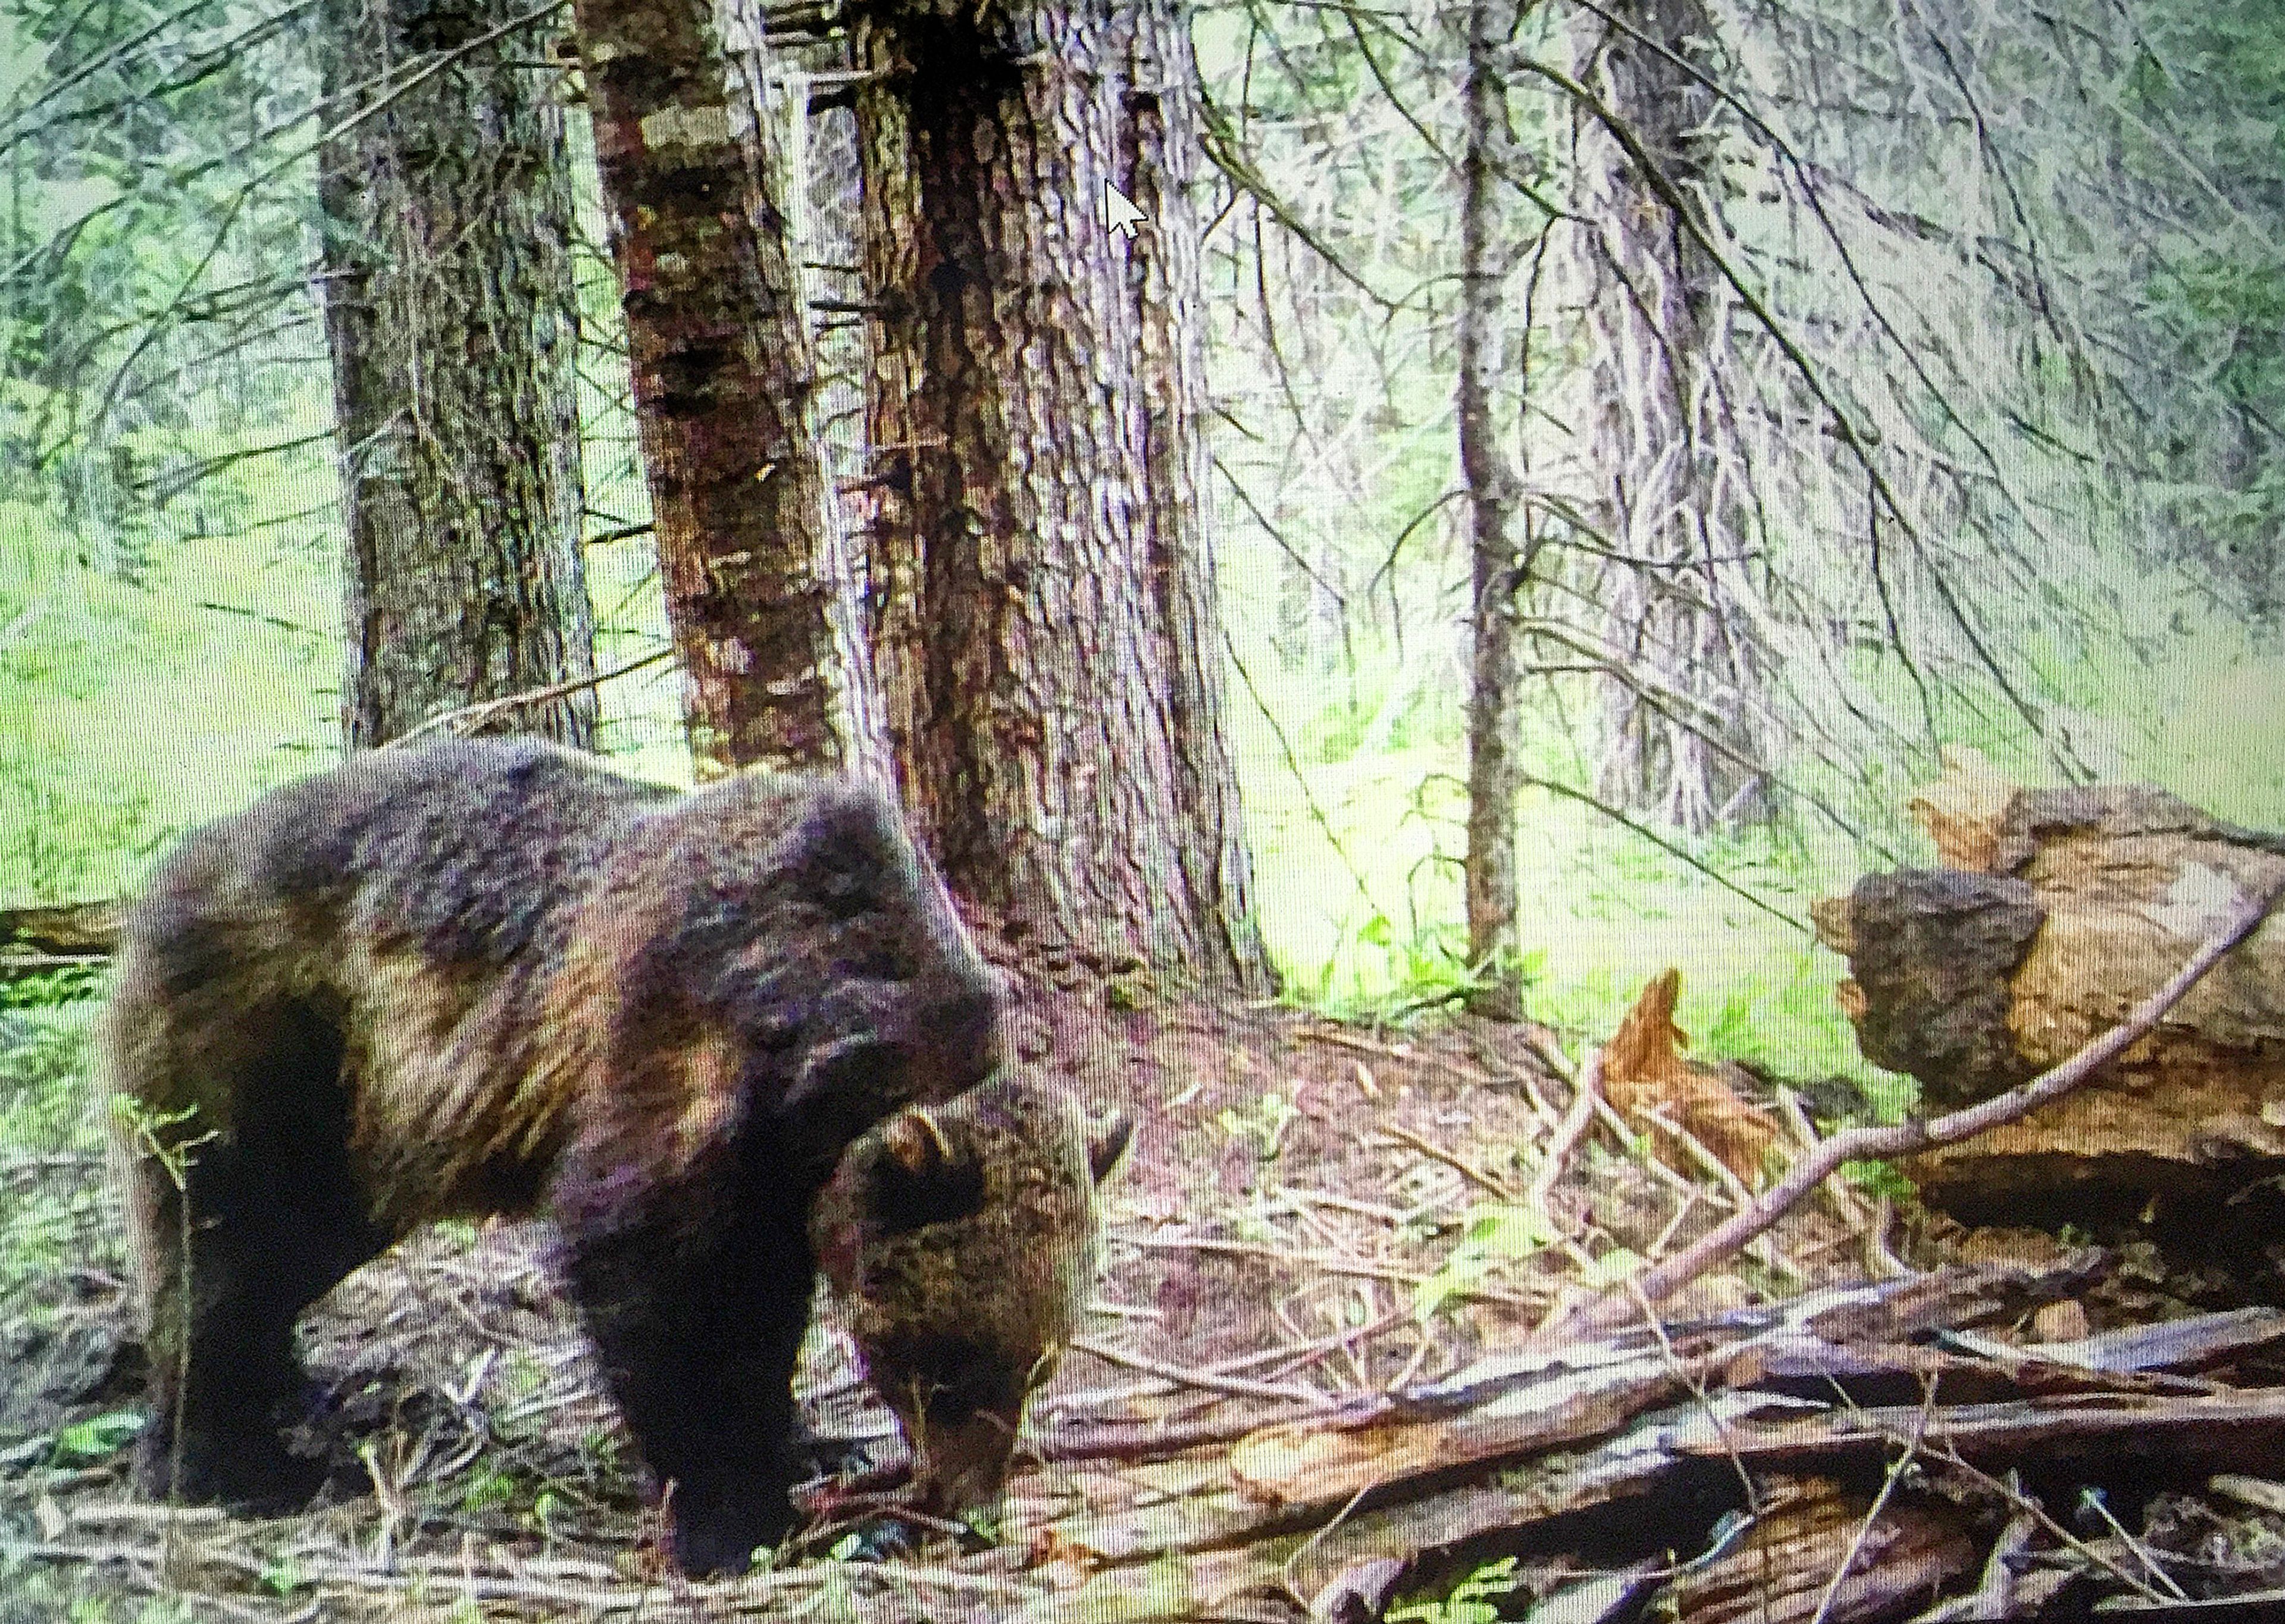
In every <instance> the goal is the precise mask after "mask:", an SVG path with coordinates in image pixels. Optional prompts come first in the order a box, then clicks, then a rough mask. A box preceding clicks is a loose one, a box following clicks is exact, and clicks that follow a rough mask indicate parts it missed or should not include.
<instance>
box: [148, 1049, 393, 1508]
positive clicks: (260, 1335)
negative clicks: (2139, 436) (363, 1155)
mask: <svg viewBox="0 0 2285 1624" xmlns="http://www.w3.org/2000/svg"><path fill="white" fill-rule="evenodd" d="M242 1031H244V1032H249V1033H258V1034H260V1036H261V1037H262V1038H263V1040H264V1041H263V1042H262V1043H260V1044H259V1045H258V1046H255V1055H253V1056H252V1057H250V1058H249V1060H248V1061H247V1063H246V1064H245V1065H244V1066H243V1067H241V1068H234V1069H233V1072H234V1075H233V1076H232V1079H231V1082H230V1088H229V1092H228V1094H227V1097H228V1098H229V1099H230V1100H231V1101H232V1107H233V1110H234V1113H235V1114H234V1121H233V1122H232V1126H231V1128H230V1130H229V1131H228V1132H226V1133H223V1134H217V1135H216V1137H213V1138H211V1139H207V1140H205V1141H204V1142H198V1134H197V1133H196V1125H195V1121H194V1122H193V1123H192V1125H191V1134H192V1142H191V1143H190V1144H189V1145H188V1146H187V1147H186V1149H185V1155H184V1156H183V1157H180V1158H178V1161H179V1162H180V1163H181V1164H182V1165H179V1166H178V1168H177V1171H176V1172H169V1169H168V1168H167V1166H165V1165H162V1164H161V1162H160V1161H159V1160H158V1159H157V1158H156V1157H149V1156H145V1157H140V1158H138V1160H137V1165H136V1167H135V1171H134V1179H135V1189H134V1199H135V1203H136V1206H137V1217H136V1228H137V1236H138V1240H139V1242H140V1244H141V1247H142V1249H143V1251H144V1262H143V1265H142V1273H143V1275H144V1281H145V1292H146V1294H147V1299H148V1301H149V1304H150V1310H149V1318H150V1326H149V1333H150V1357H151V1390H152V1395H153V1405H152V1411H153V1414H152V1419H151V1424H150V1427H149V1429H148V1431H147V1432H145V1437H144V1439H143V1440H142V1446H141V1453H140V1457H139V1460H138V1463H137V1476H138V1478H139V1479H140V1481H141V1486H142V1487H143V1489H144V1491H145V1493H147V1494H150V1495H153V1497H173V1498H177V1499H181V1500H185V1501H192V1502H221V1503H223V1504H225V1505H229V1506H232V1507H234V1508H236V1509H238V1510H247V1511H254V1512H277V1511H283V1510H295V1509H298V1508H299V1507H300V1506H302V1504H304V1503H306V1502H308V1500H309V1498H310V1495H311V1494H312V1493H313V1492H315V1490H316V1489H317V1487H318V1484H319V1483H320V1482H322V1481H323V1479H324V1476H325V1469H324V1465H323V1463H321V1462H318V1461H316V1460H312V1459H309V1458H307V1457H304V1456H301V1455H294V1454H293V1453H292V1452H291V1451H289V1450H288V1449H287V1447H286V1446H285V1444H284V1442H283V1441H282V1440H281V1439H280V1437H279V1427H280V1424H281V1422H282V1421H284V1420H286V1419H288V1418H289V1412H292V1411H294V1410H296V1409H298V1408H299V1406H298V1403H297V1401H298V1400H301V1399H302V1396H303V1393H304V1381H303V1377H302V1371H301V1369H300V1366H299V1364H298V1362H297V1361H296V1360H295V1358H294V1320H295V1319H296V1317H297V1316H298V1315H299V1314H301V1312H302V1309H303V1308H305V1307H307V1306H309V1305H310V1303H311V1302H313V1301H315V1300H316V1299H317V1298H318V1297H320V1296H322V1295H323V1294H324V1293H325V1292H326V1291H327V1290H328V1289H330V1288H331V1287H332V1286H333V1285H334V1283H337V1282H338V1281H340V1280H341V1279H342V1276H343V1275H347V1274H348V1273H349V1271H350V1270H352V1269H354V1268H355V1267H357V1266H358V1265H359V1264H361V1263H363V1262H365V1261H366V1260H367V1259H370V1258H372V1257H373V1256H374V1255H375V1254H376V1253H378V1252H379V1251H381V1247H382V1246H383V1245H384V1244H385V1243H386V1242H387V1238H388V1237H387V1236H384V1235H383V1234H381V1231H380V1230H379V1229H378V1228H376V1227H375V1226H374V1225H373V1222H372V1220H371V1219H370V1218H369V1217H368V1215H367V1213H366V1211H365V1202H364V1198H363V1196H362V1195H361V1193H360V1191H359V1190H358V1188H357V1180H356V1177H355V1174H354V1172H353V1170H352V1167H351V1164H350V1161H349V1110H348V1105H347V1094H346V1092H345V1088H344V1085H343V1080H342V1076H341V1050H340V1046H339V1041H338V1040H337V1039H336V1038H335V1037H334V1034H333V1032H332V1030H331V1027H330V1026H329V1025H328V1024H326V1023H325V1022H323V1021H321V1020H320V1019H318V1017H317V1016H314V1015H313V1014H311V1013H310V1012H309V1011H306V1010H303V1009H301V1008H294V1009H291V1010H287V1011H282V1012H281V1011H271V1012H267V1013H265V1014H264V1015H263V1016H261V1017H260V1018H259V1019H256V1018H255V1017H253V1016H247V1017H244V1019H243V1022H242ZM207 1058H208V1060H209V1061H210V1062H211V1061H212V1060H213V1059H214V1058H215V1056H214V1055H212V1054H211V1053H209V1055H208V1056H207ZM178 1175H179V1177H180V1179H181V1183H180V1185H179V1186H178V1185H177V1176H178Z"/></svg>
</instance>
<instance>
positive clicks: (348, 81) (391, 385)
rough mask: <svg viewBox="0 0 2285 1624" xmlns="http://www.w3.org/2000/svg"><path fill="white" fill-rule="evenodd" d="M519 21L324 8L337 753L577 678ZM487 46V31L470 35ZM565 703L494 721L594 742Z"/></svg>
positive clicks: (579, 608)
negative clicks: (341, 651) (340, 617)
mask: <svg viewBox="0 0 2285 1624" xmlns="http://www.w3.org/2000/svg"><path fill="white" fill-rule="evenodd" d="M529 10H530V7H529V6H526V5H522V4H509V3H506V0H447V3H446V4H434V5H426V6H421V7H419V8H417V9H416V8H414V7H412V6H407V5H404V4H397V3H396V0H327V4H326V10H325V12H324V19H325V23H326V77H327V80H328V89H329V90H331V91H332V92H333V94H334V98H336V99H335V100H334V104H333V106H334V113H333V114H332V116H333V117H334V119H335V121H336V122H340V121H342V119H343V118H344V116H345V115H346V114H349V113H350V112H352V111H354V110H355V109H357V108H359V107H362V106H371V105H373V104H375V103H377V102H379V101H381V98H383V97H384V96H386V95H388V94H389V91H390V89H391V87H392V86H393V85H397V84H402V83H404V81H405V80H406V79H407V78H408V77H410V76H411V75H413V74H416V73H419V72H421V71H422V70H423V67H424V65H425V64H427V63H428V62H429V60H430V59H432V58H433V56H434V55H435V53H437V52H440V51H454V52H459V53H462V54H460V55H459V57H458V59H456V60H454V61H452V63H451V64H450V65H449V66H447V67H443V68H442V69H441V70H439V71H436V72H433V73H429V74H428V76H427V77H425V78H424V79H422V80H421V81H420V82H419V83H417V84H415V85H414V86H413V87H412V89H411V90H408V91H405V92H404V94H402V95H399V96H397V97H396V98H395V99H393V100H390V101H389V102H388V103H387V105H386V106H382V107H381V110H380V111H378V112H376V113H373V114H371V115H369V116H367V117H365V118H364V119H363V120H361V121H360V122H357V123H355V124H353V125H351V126H350V127H349V129H347V130H346V131H345V132H344V133H343V134H342V136H340V137H338V138H336V139H335V140H334V141H333V142H331V143H329V144H328V145H326V148H325V150H324V153H323V154H322V158H321V165H320V175H319V200H320V206H321V208H322V211H323V215H324V220H325V254H326V276H325V279H324V285H325V289H326V339H327V341H328V345H329V347H330V349H331V350H332V354H333V363H334V407H335V414H336V423H337V430H338V435H339V439H340V446H341V469H342V515H343V520H344V524H345V528H346V530H347V535H348V544H349V545H348V550H347V568H346V572H345V573H346V580H345V588H346V590H345V593H344V596H345V599H346V600H347V611H348V614H347V618H348V649H349V663H348V671H347V677H346V680H345V682H344V685H343V689H342V732H343V734H344V737H345V739H346V741H347V742H348V743H349V746H350V747H352V748H357V747H364V746H372V745H376V744H380V743H382V742H384V741H387V740H389V739H392V738H395V737H396V736H397V735H398V734H402V733H404V732H405V731H406V730H407V729H409V728H411V727H412V726H415V725H417V724H418V723H420V722H421V721H422V720H424V719H426V718H428V717H430V716H432V715H435V714H436V713H437V712H439V711H443V710H452V709H453V708H455V707H457V706H460V705H465V704H467V703H469V702H474V701H477V700H484V699H496V698H499V697H501V696H503V695H506V694H515V693H521V692H524V691H528V690H530V689H533V688H538V687H544V686H550V685H553V684H556V683H560V682H564V681H567V680H570V679H577V678H580V677H584V676H586V675H588V674H589V673H591V672H592V671H593V669H594V626H593V614H592V611H591V610H590V608H589V606H588V602H587V589H586V578H585V569H584V567H583V563H582V560H581V555H580V522H581V517H582V502H581V485H580V466H579V416H578V395H577V375H576V373H575V372H574V363H575V361H576V358H577V350H578V338H579V327H578V310H577V299H576V293H575V288H574V285H573V280H572V271H571V249H570V242H571V221H572V198H571V190H570V182H569V164H568V161H567V159H566V155H565V151H564V138H563V116H562V112H561V108H560V107H559V106H557V104H556V102H555V100H554V96H553V88H554V77H555V75H554V73H553V71H552V70H549V69H546V68H545V67H520V66H516V65H515V63H516V60H517V59H525V60H529V59H533V58H536V57H538V55H539V54H540V50H539V45H538V42H537V41H536V40H535V38H534V37H533V35H534V33H535V31H536V30H535V29H533V28H527V29H521V30H519V29H512V28H504V27H503V25H505V24H507V23H510V22H511V21H513V20H514V18H516V17H517V16H519V15H521V14H522V13H524V12H528V11H529ZM495 34H497V35H498V37H497V38H490V37H488V36H491V35H495ZM595 714H596V705H595V695H594V693H593V690H592V689H582V690H580V691H578V692H577V693H574V694H568V695H566V696H564V697H562V698H560V699H557V700H554V701H553V702H549V703H548V704H546V705H545V706H541V707H535V708H533V709H531V710H526V711H523V712H521V713H518V714H517V715H515V716H514V718H512V720H511V721H510V723H509V725H511V726H517V727H522V728H533V729H537V730H538V731H540V732H544V733H546V734H551V735H552V736H554V737H555V738H558V739H561V740H563V741H567V742H569V743H573V744H577V745H583V746H585V745H592V744H593V742H594V737H595Z"/></svg>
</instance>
